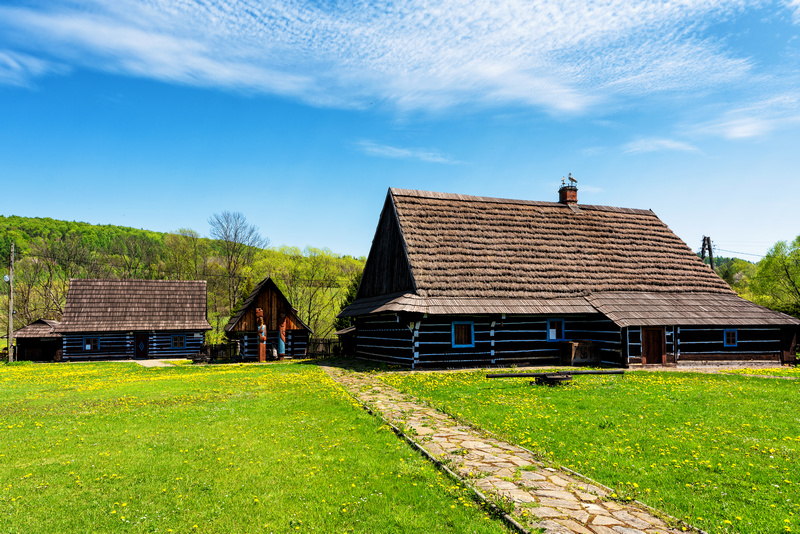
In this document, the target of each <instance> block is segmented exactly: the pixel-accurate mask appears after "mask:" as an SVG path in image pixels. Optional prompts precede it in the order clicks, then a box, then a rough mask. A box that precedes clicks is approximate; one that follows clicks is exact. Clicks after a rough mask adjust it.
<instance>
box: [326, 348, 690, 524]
mask: <svg viewBox="0 0 800 534" xmlns="http://www.w3.org/2000/svg"><path fill="white" fill-rule="evenodd" d="M321 366H322V368H323V369H324V370H325V371H326V372H327V373H328V375H330V376H331V377H332V378H333V379H334V380H336V381H337V382H339V383H340V384H341V385H342V386H343V387H344V388H345V389H347V390H348V391H349V392H350V393H351V394H352V395H353V396H355V397H356V398H358V399H359V400H360V401H361V402H362V403H364V404H366V405H367V406H369V407H370V408H371V409H373V410H374V411H377V412H379V413H381V414H382V415H383V417H384V418H386V419H387V420H388V421H389V422H391V423H392V424H394V425H395V426H397V427H399V428H401V429H403V430H404V432H405V433H406V435H407V436H408V437H409V438H410V439H412V440H413V441H414V442H416V443H417V445H419V446H420V447H421V448H422V449H424V450H425V451H426V452H427V453H428V454H429V455H430V456H432V457H434V458H436V459H438V460H440V461H442V462H443V463H444V464H445V465H446V466H448V467H449V468H450V469H451V470H453V471H454V472H455V473H456V474H458V475H459V476H460V477H461V478H463V479H464V480H465V481H466V482H467V483H469V484H470V485H472V486H473V487H474V488H475V489H477V490H478V491H480V492H481V493H483V494H489V495H492V496H494V497H495V498H496V499H501V500H504V501H506V502H507V503H509V504H511V505H513V508H514V512H513V514H512V516H513V519H515V520H516V521H517V522H518V523H520V524H522V525H525V526H526V527H527V528H541V529H542V530H544V532H545V533H547V534H677V533H683V532H685V531H684V530H683V529H682V528H674V527H673V528H670V527H669V526H668V525H667V523H666V522H665V521H664V520H662V519H660V518H658V517H656V516H655V515H653V513H652V511H650V510H648V509H646V508H644V507H641V506H638V505H636V504H635V503H626V504H622V503H618V502H615V501H612V500H607V497H608V495H609V493H610V491H609V490H608V488H605V487H602V486H600V485H597V484H593V483H591V482H589V481H587V480H582V479H580V478H578V477H576V476H574V475H572V474H570V473H567V472H565V471H561V470H557V469H553V468H551V467H549V466H547V465H545V464H543V463H541V462H539V461H537V460H536V459H534V458H533V456H532V455H531V454H530V453H529V452H528V451H526V450H524V449H522V448H520V447H517V446H515V445H512V444H510V443H506V442H503V441H500V440H498V439H495V438H492V437H489V436H486V435H483V434H482V433H479V432H478V431H476V430H475V429H472V428H469V427H465V426H463V425H459V423H458V422H457V421H455V420H454V419H452V418H451V417H450V416H448V415H446V414H444V413H442V412H440V411H438V410H436V409H434V408H431V407H430V406H428V405H426V404H424V403H423V402H421V401H419V400H417V399H415V398H414V397H412V396H409V395H405V394H403V393H400V392H399V391H397V390H396V389H394V388H392V387H390V386H388V385H386V384H384V383H383V382H381V381H380V380H378V379H377V378H375V377H374V376H372V375H370V374H369V373H366V372H356V371H352V370H349V369H346V368H342V367H336V366H333V365H330V364H329V363H322V364H321Z"/></svg>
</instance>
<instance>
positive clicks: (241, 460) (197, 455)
mask: <svg viewBox="0 0 800 534" xmlns="http://www.w3.org/2000/svg"><path fill="white" fill-rule="evenodd" d="M0 391H2V395H1V396H0V532H4V533H25V534H36V533H43V534H51V533H70V532H76V533H84V532H154V533H155V532H159V533H170V532H173V533H194V532H203V533H209V532H219V533H245V532H324V533H335V532H336V533H341V532H364V533H378V532H380V533H383V532H403V533H405V532H420V533H423V532H424V533H429V532H465V533H466V532H481V533H497V532H507V531H506V530H505V529H504V527H502V525H501V524H500V523H499V522H498V521H496V520H493V519H490V518H489V517H488V516H487V515H486V514H485V512H484V511H483V510H482V509H481V508H480V507H479V506H478V505H476V504H475V503H473V502H472V501H471V500H470V499H469V495H468V494H467V493H465V492H464V490H463V489H462V488H459V487H457V486H456V485H455V484H453V483H452V482H450V481H449V480H448V479H446V478H444V477H443V476H442V475H440V474H439V473H438V472H437V471H436V470H435V469H433V468H432V467H431V466H430V465H429V464H427V463H426V462H425V461H424V460H422V459H421V458H420V456H419V455H418V454H417V453H415V452H413V451H412V450H410V448H409V447H408V446H407V445H405V444H404V443H403V442H402V441H401V440H399V439H398V438H397V437H396V436H394V434H393V433H392V432H391V431H390V430H389V429H388V428H386V427H385V426H381V425H380V423H379V422H378V421H377V420H376V419H375V418H373V417H371V416H370V415H368V414H367V413H365V412H364V411H363V410H362V409H361V408H360V407H359V406H357V405H355V404H354V403H353V401H351V400H350V398H349V397H347V396H346V395H345V394H344V392H343V391H342V390H341V389H339V388H338V387H337V386H336V385H335V383H333V382H332V381H331V380H330V379H329V378H328V377H327V376H326V375H325V374H324V373H323V372H322V371H321V370H320V369H319V368H317V367H316V366H313V365H304V364H302V363H295V364H288V365H282V364H281V365H228V366H207V367H197V366H179V367H174V368H151V369H145V368H142V367H140V366H138V365H136V364H132V363H92V364H43V365H21V364H12V365H0Z"/></svg>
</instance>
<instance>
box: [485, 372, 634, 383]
mask: <svg viewBox="0 0 800 534" xmlns="http://www.w3.org/2000/svg"><path fill="white" fill-rule="evenodd" d="M621 374H625V371H624V370H623V369H609V370H602V371H578V370H575V371H554V372H551V373H495V374H488V375H486V378H533V382H531V384H537V385H545V386H557V385H559V384H569V383H570V382H572V375H621Z"/></svg>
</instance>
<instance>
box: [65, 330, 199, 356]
mask: <svg viewBox="0 0 800 534" xmlns="http://www.w3.org/2000/svg"><path fill="white" fill-rule="evenodd" d="M174 335H181V336H185V343H184V346H183V347H182V348H173V347H172V336H174ZM134 336H135V334H133V333H131V332H85V333H65V334H63V339H62V358H63V359H65V360H120V359H121V360H127V359H132V358H133V357H134V350H133V342H134ZM88 337H94V338H97V339H98V347H97V350H92V351H87V350H84V339H86V338H88ZM203 339H204V335H203V332H202V331H188V332H187V331H173V332H150V333H148V335H147V347H148V349H147V357H148V359H159V358H181V357H190V356H193V355H195V354H197V353H198V352H200V346H201V345H202V344H203Z"/></svg>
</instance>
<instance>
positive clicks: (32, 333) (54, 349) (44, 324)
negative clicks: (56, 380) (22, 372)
mask: <svg viewBox="0 0 800 534" xmlns="http://www.w3.org/2000/svg"><path fill="white" fill-rule="evenodd" d="M58 324H59V323H58V321H53V320H50V319H39V320H38V321H34V322H32V323H31V324H29V325H28V326H26V327H24V328H20V329H19V330H17V331H15V332H14V339H15V340H16V341H17V356H16V358H17V360H19V361H31V362H52V361H56V360H59V359H60V358H61V342H62V340H61V334H59V333H57V332H56V331H55V330H54V328H55V327H56V326H58Z"/></svg>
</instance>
